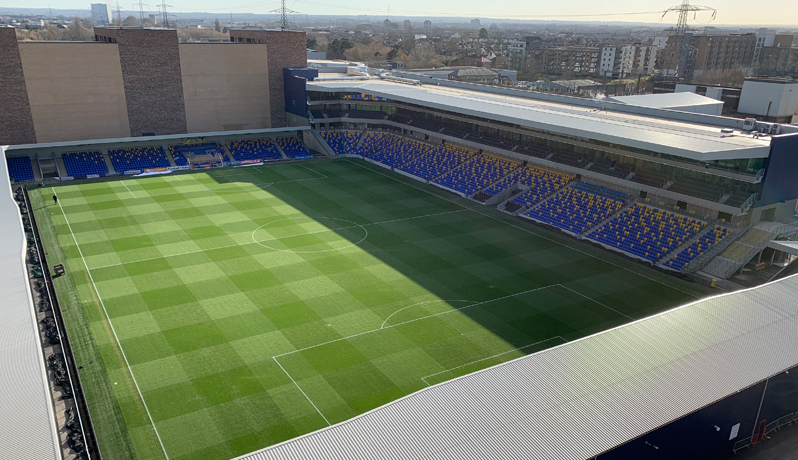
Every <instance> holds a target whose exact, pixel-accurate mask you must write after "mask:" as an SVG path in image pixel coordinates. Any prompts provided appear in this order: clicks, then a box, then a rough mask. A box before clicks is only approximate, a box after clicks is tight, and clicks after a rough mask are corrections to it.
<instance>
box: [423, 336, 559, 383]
mask: <svg viewBox="0 0 798 460" xmlns="http://www.w3.org/2000/svg"><path fill="white" fill-rule="evenodd" d="M554 339H560V340H562V342H563V343H568V341H567V340H565V339H564V338H562V337H560V336H559V335H557V336H554V337H550V338H548V339H545V340H541V341H539V342H535V343H530V344H529V345H524V346H523V347H518V348H513V349H512V350H508V351H505V352H502V353H498V354H495V355H493V356H488V357H487V358H482V359H478V360H476V361H471V362H470V363H465V364H463V365H460V366H457V367H452V368H451V369H446V370H443V371H440V372H436V373H434V374H430V375H425V376H424V377H421V380H422V381H423V382H424V383H426V384H427V386H429V382H427V379H428V378H430V377H435V376H436V375H440V374H445V373H447V372H451V371H453V370H456V369H460V368H463V367H466V366H470V365H472V364H476V363H479V362H482V361H487V360H489V359H493V358H497V357H499V356H502V355H506V354H507V353H512V352H514V351H518V350H523V349H524V348H529V347H532V346H535V345H539V344H541V343H544V342H548V341H549V340H554Z"/></svg>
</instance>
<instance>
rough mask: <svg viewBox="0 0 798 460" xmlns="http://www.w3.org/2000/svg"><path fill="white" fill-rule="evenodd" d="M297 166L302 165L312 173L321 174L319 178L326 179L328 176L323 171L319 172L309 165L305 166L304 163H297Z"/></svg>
mask: <svg viewBox="0 0 798 460" xmlns="http://www.w3.org/2000/svg"><path fill="white" fill-rule="evenodd" d="M297 166H300V167H302V168H305V169H307V170H308V171H310V172H312V173H313V174H318V175H319V176H321V177H320V178H319V179H328V177H327V175H326V174H324V173H320V172H318V171H316V170H315V169H311V167H310V166H305V165H303V164H299V165H297Z"/></svg>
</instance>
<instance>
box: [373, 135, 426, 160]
mask: <svg viewBox="0 0 798 460" xmlns="http://www.w3.org/2000/svg"><path fill="white" fill-rule="evenodd" d="M383 136H385V138H384V139H383V140H382V141H381V142H378V143H377V145H378V147H377V148H374V151H372V152H370V153H369V154H368V157H369V158H371V159H372V160H374V161H379V162H380V163H383V164H386V165H388V166H390V167H392V168H398V167H399V166H402V165H403V164H405V163H408V162H410V161H413V160H414V159H415V158H417V157H418V156H419V155H421V154H423V153H425V152H427V151H429V150H430V149H431V148H432V146H430V145H429V144H425V143H423V142H418V141H414V140H411V139H407V138H404V137H400V136H395V135H389V134H383Z"/></svg>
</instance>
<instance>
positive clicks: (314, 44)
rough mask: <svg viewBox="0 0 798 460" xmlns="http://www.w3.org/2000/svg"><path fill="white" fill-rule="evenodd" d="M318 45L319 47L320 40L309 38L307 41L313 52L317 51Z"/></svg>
mask: <svg viewBox="0 0 798 460" xmlns="http://www.w3.org/2000/svg"><path fill="white" fill-rule="evenodd" d="M318 45H319V41H318V40H316V39H315V38H308V40H307V47H308V48H310V49H312V50H315V49H316V47H317V46H318Z"/></svg>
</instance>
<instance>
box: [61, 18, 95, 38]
mask: <svg viewBox="0 0 798 460" xmlns="http://www.w3.org/2000/svg"><path fill="white" fill-rule="evenodd" d="M60 35H61V36H60V37H59V39H60V40H68V41H75V42H82V41H91V40H92V39H93V38H94V36H93V34H92V33H91V31H89V30H88V29H86V28H85V27H83V23H82V22H81V21H80V18H79V17H77V16H75V20H74V21H72V24H70V25H69V26H67V28H66V30H65V31H63V32H62V33H61V34H60Z"/></svg>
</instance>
